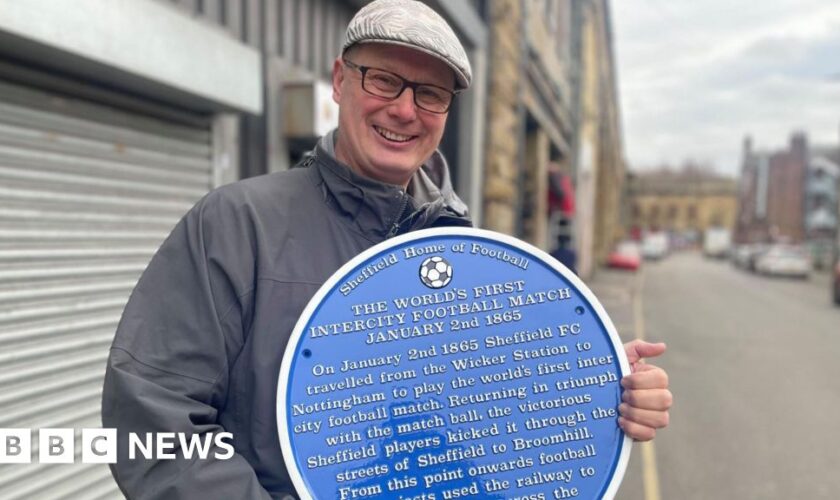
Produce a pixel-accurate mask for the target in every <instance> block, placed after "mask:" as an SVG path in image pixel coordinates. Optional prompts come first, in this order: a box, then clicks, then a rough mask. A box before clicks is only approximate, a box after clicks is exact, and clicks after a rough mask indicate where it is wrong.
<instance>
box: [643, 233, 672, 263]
mask: <svg viewBox="0 0 840 500" xmlns="http://www.w3.org/2000/svg"><path fill="white" fill-rule="evenodd" d="M667 253H668V235H667V234H665V233H663V232H656V233H649V234H646V235H645V237H644V239H642V257H644V258H645V259H651V260H659V259H661V258H662V257H665V255H666V254H667Z"/></svg>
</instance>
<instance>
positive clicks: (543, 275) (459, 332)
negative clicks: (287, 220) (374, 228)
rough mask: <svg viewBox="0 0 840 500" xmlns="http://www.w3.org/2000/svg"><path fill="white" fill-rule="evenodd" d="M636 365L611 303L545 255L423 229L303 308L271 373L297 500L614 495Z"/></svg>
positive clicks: (502, 241)
mask: <svg viewBox="0 0 840 500" xmlns="http://www.w3.org/2000/svg"><path fill="white" fill-rule="evenodd" d="M629 372H630V367H629V364H628V363H627V359H626V356H625V354H624V349H623V347H622V344H621V341H620V339H619V337H618V334H617V333H616V331H615V328H614V326H613V324H612V322H611V321H610V319H609V317H608V316H607V314H606V312H605V311H604V309H603V307H602V306H601V305H600V303H599V302H598V300H597V299H596V298H595V297H594V295H593V294H592V293H591V292H590V291H589V289H588V288H587V287H586V286H585V285H584V284H583V283H582V282H581V281H580V280H579V279H578V278H577V277H576V276H575V275H574V274H573V273H571V272H569V271H568V270H567V269H566V268H565V267H563V266H562V265H561V264H560V263H558V262H557V261H556V260H554V259H553V258H552V257H550V256H549V255H548V254H546V253H545V252H543V251H541V250H539V249H537V248H535V247H533V246H531V245H529V244H527V243H524V242H522V241H519V240H517V239H515V238H511V237H509V236H505V235H501V234H498V233H494V232H490V231H484V230H479V229H465V228H440V229H429V230H423V231H417V232H413V233H409V234H406V235H403V236H399V237H396V238H393V239H390V240H387V241H385V242H383V243H381V244H379V245H376V246H374V247H373V248H370V249H368V250H367V251H365V252H364V253H362V254H361V255H359V256H357V257H356V258H354V259H353V260H352V261H350V262H349V263H347V264H346V265H345V266H343V267H342V268H341V269H339V270H338V271H337V272H336V273H335V274H334V275H333V276H332V277H331V278H330V279H329V280H328V281H327V282H326V283H325V284H324V285H323V286H322V287H321V289H320V290H319V291H318V292H317V293H316V294H315V296H314V297H313V298H312V300H311V301H310V303H309V305H308V306H307V307H306V309H305V311H304V313H303V314H302V316H301V317H300V319H299V321H298V323H297V326H296V327H295V330H294V333H293V334H292V337H291V339H290V341H289V344H288V347H287V349H286V352H285V354H284V356H283V363H282V368H281V370H280V375H279V383H278V394H277V405H278V406H277V425H278V430H279V434H280V444H281V447H282V450H283V456H284V458H285V461H286V465H287V467H288V470H289V473H290V475H291V477H292V480H293V482H294V484H295V487H296V489H297V491H298V493H299V495H300V496H301V498H303V499H308V498H312V499H318V500H327V499H330V500H332V499H389V500H390V499H393V500H409V499H416V500H420V499H422V500H449V499H507V498H521V499H546V500H549V499H566V498H575V499H596V498H612V497H613V496H614V495H615V493H616V491H617V489H618V486H619V484H620V483H621V480H622V478H623V476H624V471H625V469H626V467H627V461H628V458H629V455H630V447H631V440H630V439H629V438H627V437H626V436H625V435H624V433H623V432H622V431H621V429H620V428H619V427H618V424H617V418H618V405H619V403H620V402H621V386H620V384H619V380H620V379H621V377H622V376H623V375H625V374H628V373H629Z"/></svg>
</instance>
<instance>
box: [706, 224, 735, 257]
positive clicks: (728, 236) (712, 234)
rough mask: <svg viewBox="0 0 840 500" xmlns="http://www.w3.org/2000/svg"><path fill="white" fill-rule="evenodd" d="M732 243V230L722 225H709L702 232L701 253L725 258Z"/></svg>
mask: <svg viewBox="0 0 840 500" xmlns="http://www.w3.org/2000/svg"><path fill="white" fill-rule="evenodd" d="M731 245H732V232H731V231H729V229H726V228H723V227H710V228H709V229H706V232H705V233H704V234H703V255H705V256H706V257H711V258H713V259H725V258H726V256H727V255H728V254H729V247H730V246H731Z"/></svg>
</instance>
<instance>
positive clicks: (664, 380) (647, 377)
mask: <svg viewBox="0 0 840 500" xmlns="http://www.w3.org/2000/svg"><path fill="white" fill-rule="evenodd" d="M621 386H622V387H624V388H625V389H667V388H668V374H667V373H665V370H663V369H662V368H659V367H657V366H654V365H647V364H637V365H636V371H635V372H634V373H631V374H630V375H627V376H626V377H624V378H622V379H621Z"/></svg>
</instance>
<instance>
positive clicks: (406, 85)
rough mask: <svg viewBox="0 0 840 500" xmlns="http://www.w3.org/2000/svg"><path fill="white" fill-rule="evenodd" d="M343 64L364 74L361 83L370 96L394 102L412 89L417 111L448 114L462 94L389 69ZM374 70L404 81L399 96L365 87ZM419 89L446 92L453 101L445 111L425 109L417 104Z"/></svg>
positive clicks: (347, 61)
mask: <svg viewBox="0 0 840 500" xmlns="http://www.w3.org/2000/svg"><path fill="white" fill-rule="evenodd" d="M342 62H343V63H344V65H345V66H347V67H348V68H351V69H356V70H359V72H360V73H361V74H362V82H361V83H362V90H364V91H365V92H367V93H368V94H370V95H372V96H374V97H378V98H380V99H387V100H389V101H394V100H396V99H398V98H399V97H400V96H401V95H402V93H403V92H405V89H407V88H410V89H411V90H412V92H411V93H412V96H413V100H414V105H415V106H417V109H422V110H423V111H425V112H427V113H434V114H436V115H442V114H446V113H448V112H449V110H450V109H451V108H452V103H454V102H455V97H457V96H458V94H460V93H461V91H460V90H449V89H447V88H444V87H441V86H439V85H434V84H432V83H422V82H413V81H411V80H408V79H406V78H403V77H402V76H400V75H398V74H396V73H394V72H393V71H388V70H387V69H382V68H374V67H371V66H362V65H361V64H356V63H354V62H353V61H350V60H348V59H342ZM372 69H373V70H376V71H381V72H383V73H387V74H389V75H391V76H393V77H394V78H397V79H398V80H400V81H402V87H400V90H399V92H397V94H396V95H395V96H394V97H386V96H383V95H380V94H376V93H374V92H371V91H370V90H368V89H367V87H366V86H365V78H366V77H367V72H368V71H369V70H372ZM418 87H433V88H435V89H440V90H443V91H444V92H447V93H449V94H450V95H451V96H452V99H451V100H450V101H449V105H447V106H446V109H444V110H443V111H434V110H431V109H428V108H426V107H423V105H421V104H420V103H419V102H417V88H418Z"/></svg>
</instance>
